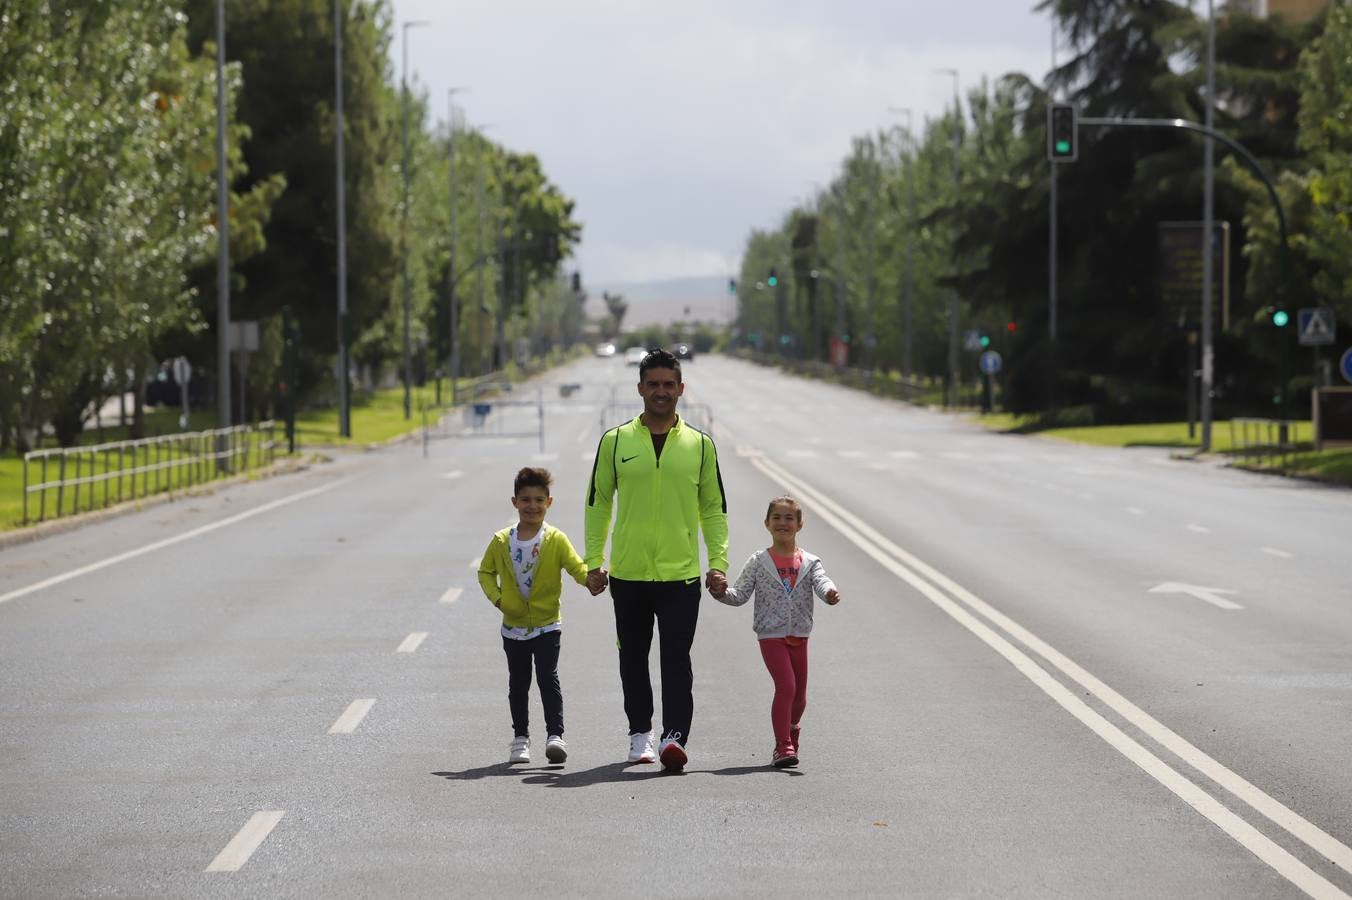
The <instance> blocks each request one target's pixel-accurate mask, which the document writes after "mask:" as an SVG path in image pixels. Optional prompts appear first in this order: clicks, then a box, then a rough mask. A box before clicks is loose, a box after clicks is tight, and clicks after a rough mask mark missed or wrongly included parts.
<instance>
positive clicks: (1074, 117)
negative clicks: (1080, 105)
mask: <svg viewBox="0 0 1352 900" xmlns="http://www.w3.org/2000/svg"><path fill="white" fill-rule="evenodd" d="M1079 127H1080V122H1079V111H1078V110H1077V109H1076V108H1075V105H1074V104H1073V103H1053V104H1051V105H1050V106H1048V107H1047V158H1048V159H1050V160H1051V161H1052V162H1054V163H1061V162H1074V161H1075V160H1077V159H1079V156H1080V148H1079V142H1078V141H1077V140H1076V138H1077V136H1078V131H1079Z"/></svg>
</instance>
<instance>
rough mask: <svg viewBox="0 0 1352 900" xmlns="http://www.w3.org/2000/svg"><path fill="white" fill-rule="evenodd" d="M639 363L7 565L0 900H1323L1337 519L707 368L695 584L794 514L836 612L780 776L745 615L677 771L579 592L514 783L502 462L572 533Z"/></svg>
mask: <svg viewBox="0 0 1352 900" xmlns="http://www.w3.org/2000/svg"><path fill="white" fill-rule="evenodd" d="M635 374H636V372H635V369H634V368H632V367H628V368H626V367H625V366H624V365H623V363H622V362H621V361H619V360H585V361H582V362H578V363H576V364H573V365H571V366H569V367H567V368H566V369H564V370H560V371H557V372H554V373H550V375H549V376H547V378H545V379H544V381H543V382H542V384H541V386H540V388H539V391H538V393H537V392H536V391H535V390H534V389H519V390H517V391H514V392H513V394H512V396H511V402H510V403H505V404H504V403H501V402H498V403H495V404H494V408H493V410H492V411H491V412H490V413H489V414H488V416H487V418H486V419H485V420H484V423H483V427H482V428H481V429H480V430H479V431H478V432H477V433H476V432H474V431H472V430H471V431H469V432H466V430H465V426H466V423H465V422H464V421H463V420H457V421H456V422H454V423H451V424H450V426H449V427H448V428H447V429H446V430H445V432H444V433H438V435H437V436H436V437H435V438H434V439H432V440H430V441H429V442H428V444H427V448H426V455H424V450H423V448H422V447H421V446H420V445H418V444H416V443H415V444H409V445H404V446H397V447H391V448H388V449H385V450H382V451H378V452H373V453H367V454H354V455H351V456H345V457H343V458H341V459H339V460H337V461H335V462H333V463H330V464H325V465H320V466H316V467H314V468H312V469H310V470H309V471H306V472H304V473H301V474H298V475H295V476H289V477H285V478H276V479H268V480H264V481H260V482H255V483H248V484H243V485H239V486H236V487H232V488H229V489H225V490H221V491H219V492H218V493H216V494H214V495H212V496H210V497H200V498H192V499H188V500H183V501H180V502H177V503H173V504H169V505H166V506H161V507H157V508H155V509H152V510H148V511H145V512H141V513H137V514H133V515H128V516H124V517H121V518H117V519H115V520H112V521H109V522H106V523H103V524H100V525H97V526H91V527H87V528H82V529H79V530H76V531H72V532H69V533H66V534H61V535H56V536H52V537H49V538H47V539H44V540H42V541H40V542H37V543H33V544H27V545H20V546H15V547H11V548H9V549H6V550H3V551H0V798H3V799H0V895H3V896H6V897H25V898H27V897H74V896H165V897H218V896H256V895H263V894H266V895H269V896H281V897H315V896H334V897H370V896H522V895H526V894H531V895H539V894H546V895H551V896H584V895H585V896H634V895H640V894H645V895H657V896H672V897H684V896H727V895H735V896H777V897H784V896H815V895H827V896H845V895H888V896H917V897H932V896H945V897H972V896H989V897H1037V898H1041V897H1141V896H1152V897H1217V898H1222V897H1224V898H1230V897H1295V896H1301V895H1303V894H1308V895H1311V896H1319V897H1344V896H1347V895H1348V894H1349V893H1352V873H1350V872H1349V870H1352V849H1349V845H1352V751H1350V750H1349V748H1352V715H1350V714H1349V713H1352V649H1350V648H1352V566H1349V565H1348V563H1347V561H1346V558H1345V557H1346V555H1347V551H1346V547H1347V545H1348V542H1347V537H1346V532H1347V529H1348V527H1349V526H1352V494H1350V493H1349V492H1347V491H1343V490H1336V489H1329V488H1323V487H1319V486H1314V485H1307V484H1299V483H1289V482H1285V481H1282V480H1280V479H1275V478H1266V477H1261V476H1254V475H1248V474H1243V473H1236V472H1229V471H1226V470H1222V469H1218V468H1214V467H1210V466H1205V465H1199V464H1196V463H1187V462H1178V461H1172V460H1170V459H1169V458H1168V456H1167V454H1165V453H1163V452H1161V451H1157V450H1129V451H1124V450H1101V449H1096V448H1085V447H1077V446H1072V445H1068V444H1062V443H1056V442H1052V441H1049V440H1044V439H1038V438H1018V437H1008V436H999V435H992V434H987V433H985V432H983V431H981V430H979V429H977V428H975V427H973V426H971V425H968V424H966V423H963V422H961V421H958V420H957V419H955V418H954V417H951V416H945V415H942V414H939V413H935V412H929V411H922V410H914V409H909V408H906V407H902V406H900V405H898V404H895V403H892V402H888V401H882V400H879V399H876V398H872V397H869V396H866V395H861V394H858V393H855V392H851V391H847V390H844V389H838V388H834V387H831V386H827V385H822V384H817V383H812V382H805V381H800V380H797V379H792V378H788V377H784V376H781V375H777V374H774V373H771V372H768V371H767V370H764V369H759V368H755V367H753V366H751V365H749V364H744V363H740V362H736V361H732V360H727V359H722V358H716V357H701V358H700V359H699V360H698V361H696V362H694V363H693V364H690V365H688V366H687V370H686V382H687V384H688V390H687V394H686V401H687V402H688V404H689V409H690V413H691V419H692V420H695V419H700V420H708V419H712V431H713V434H714V436H715V439H716V440H717V442H718V446H719V451H720V458H721V461H722V473H723V479H724V483H725V485H726V488H727V491H728V495H729V510H730V518H731V535H732V537H731V544H732V552H731V558H732V561H733V566H732V568H733V570H734V571H733V572H732V573H730V574H733V575H735V573H736V570H737V569H739V568H740V566H741V564H742V563H743V562H744V561H745V559H746V557H747V556H748V555H749V554H750V553H751V552H752V551H753V550H755V549H756V548H758V547H760V546H763V545H764V544H765V542H766V536H765V532H764V529H763V526H762V524H761V522H762V519H763V517H764V509H765V505H766V502H767V501H768V500H769V499H770V497H772V496H775V495H776V494H779V493H782V492H784V491H786V490H787V491H789V492H791V493H793V494H794V495H795V496H797V497H799V498H800V500H802V502H803V504H804V507H805V510H806V516H807V525H806V527H805V528H804V530H803V532H802V533H801V535H800V543H801V544H802V545H803V546H804V547H806V548H808V549H810V550H811V551H813V552H814V553H816V554H818V555H819V556H821V557H822V558H823V560H824V562H825V563H826V566H827V569H828V571H829V572H830V573H831V575H832V576H833V578H834V579H835V580H836V582H837V584H838V585H839V586H840V587H841V589H842V591H843V593H844V594H845V600H844V601H843V602H842V603H841V604H840V605H839V606H837V607H833V608H830V607H824V606H823V607H821V608H820V612H819V613H818V616H817V628H816V631H815V632H814V636H813V638H812V645H811V646H812V657H811V667H812V668H811V673H812V674H811V688H810V691H809V706H808V711H807V713H806V715H805V717H804V733H803V748H802V764H801V766H800V767H799V768H798V769H796V770H775V769H772V768H770V767H769V766H768V765H767V763H768V760H769V755H770V751H771V749H772V738H771V734H770V728H769V721H768V706H769V698H770V694H771V685H770V680H769V677H768V675H767V674H766V673H765V671H764V668H763V665H762V663H761V661H760V656H759V653H758V651H757V648H756V645H755V639H754V635H753V632H752V631H751V617H750V610H749V609H748V608H745V607H744V608H741V609H731V608H727V607H724V606H722V605H720V604H718V603H716V602H714V601H713V600H712V599H710V598H709V597H707V595H706V597H705V598H704V600H703V602H702V609H701V616H700V618H701V621H700V628H699V634H698V638H697V641H696V647H695V678H696V684H695V703H696V710H695V721H694V727H693V729H692V734H691V738H690V742H689V748H688V749H689V751H690V755H691V761H690V766H689V769H688V771H687V773H686V774H685V775H683V776H669V775H664V774H661V773H660V772H658V771H655V770H654V768H653V767H651V766H629V765H626V764H625V763H624V755H625V751H626V749H627V744H628V741H627V738H626V735H625V721H624V716H623V712H622V709H621V701H620V690H619V679H618V673H617V664H616V657H615V650H614V628H613V618H612V615H611V611H610V601H609V598H608V596H602V597H600V598H592V597H590V596H589V595H588V594H587V593H586V591H585V590H584V589H582V588H581V587H577V586H568V587H566V588H565V599H564V610H565V613H564V614H565V626H564V640H563V654H562V662H561V669H562V678H563V688H564V700H565V710H566V715H567V735H566V736H567V739H568V743H569V749H570V757H569V760H568V762H567V764H566V765H564V766H553V765H549V764H546V763H544V762H543V761H542V757H543V753H542V751H543V742H542V740H541V738H542V734H537V740H536V742H535V747H534V749H535V753H536V757H537V759H541V762H539V763H537V764H533V765H530V766H516V767H509V766H507V765H506V763H505V760H506V751H507V743H508V741H509V740H510V738H511V728H510V721H509V717H508V714H507V704H506V697H505V694H506V666H505V660H504V658H503V655H502V650H501V643H500V639H499V638H498V635H497V624H498V618H497V615H496V611H495V610H494V609H493V608H492V607H490V606H489V604H488V603H487V601H486V600H484V598H483V597H482V596H481V595H480V593H479V590H478V587H477V584H476V582H475V576H474V567H475V562H476V560H477V558H478V557H479V555H480V554H481V553H482V552H483V549H484V547H485V546H486V544H487V541H488V538H489V536H490V534H491V533H492V532H493V531H494V530H495V529H496V528H499V527H501V526H503V525H504V524H507V523H508V522H510V521H512V520H513V510H512V508H511V505H510V502H509V498H510V496H511V483H512V475H513V473H514V472H515V471H516V469H517V468H519V467H520V466H522V465H528V464H533V465H545V466H547V467H549V468H551V469H552V470H553V471H554V472H555V475H556V484H555V489H554V496H555V503H554V507H553V510H552V511H551V514H550V521H551V522H553V523H554V524H555V525H557V526H559V527H561V528H563V529H564V530H565V531H566V532H567V533H568V534H569V535H570V536H571V537H572V538H573V540H574V543H575V544H577V545H579V546H580V545H581V544H582V539H583V529H582V498H583V492H584V489H585V484H586V479H587V475H588V473H589V471H590V467H591V457H592V453H593V450H594V447H595V443H596V440H597V438H598V436H599V433H600V428H601V425H602V423H603V421H607V422H611V423H613V422H614V421H617V420H618V418H619V417H622V416H623V415H626V414H628V412H629V410H630V409H631V408H633V409H634V410H635V411H636V408H635V407H634V404H635V402H636V401H637V395H636V392H635V391H634V388H633V382H634V381H635V380H636V378H635ZM560 384H576V385H579V386H580V387H579V388H578V389H576V390H574V391H571V392H569V395H568V396H566V397H565V396H563V393H564V392H563V391H561V390H560V389H559V385H560ZM536 397H540V398H542V399H543V417H541V413H540V409H538V408H537V407H536V406H534V405H533V401H534V400H535V398H536ZM541 422H543V450H542V449H541V436H540V435H539V433H538V430H537V429H538V427H539V425H540V423H541ZM448 435H453V436H448ZM653 669H654V678H655V679H656V651H654V657H653ZM532 716H533V722H534V723H535V725H536V730H537V732H538V731H539V730H540V728H541V725H540V709H539V704H538V697H536V696H533V697H532Z"/></svg>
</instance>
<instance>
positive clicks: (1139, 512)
mask: <svg viewBox="0 0 1352 900" xmlns="http://www.w3.org/2000/svg"><path fill="white" fill-rule="evenodd" d="M1122 508H1123V509H1125V510H1126V511H1127V512H1129V513H1131V514H1132V515H1133V516H1143V515H1145V510H1143V509H1141V508H1140V507H1139V506H1124V507H1122Z"/></svg>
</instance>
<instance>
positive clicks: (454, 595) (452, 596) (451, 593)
mask: <svg viewBox="0 0 1352 900" xmlns="http://www.w3.org/2000/svg"><path fill="white" fill-rule="evenodd" d="M475 568H478V566H475ZM464 592H465V589H464V588H458V587H453V588H446V593H444V594H442V595H441V599H440V600H438V601H437V602H438V603H454V602H455V601H457V600H459V599H460V595H461V594H463V593H464Z"/></svg>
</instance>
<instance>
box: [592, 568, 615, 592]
mask: <svg viewBox="0 0 1352 900" xmlns="http://www.w3.org/2000/svg"><path fill="white" fill-rule="evenodd" d="M609 585H610V577H609V575H608V573H607V572H606V570H605V569H592V570H591V571H589V572H588V573H587V590H589V591H591V595H592V596H593V597H595V596H596V595H597V594H600V593H601V592H602V591H604V590H605V589H606V588H607V587H608V586H609Z"/></svg>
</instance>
